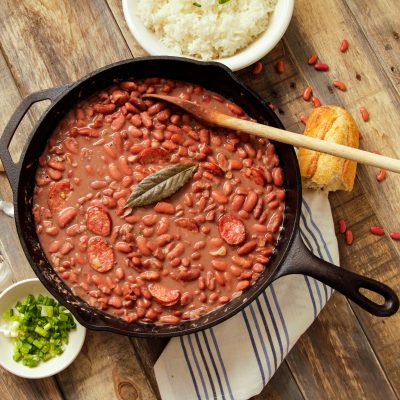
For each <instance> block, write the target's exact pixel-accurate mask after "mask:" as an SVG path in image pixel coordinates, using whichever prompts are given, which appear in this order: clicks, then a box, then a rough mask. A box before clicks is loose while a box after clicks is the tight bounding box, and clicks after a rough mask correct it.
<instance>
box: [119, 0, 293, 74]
mask: <svg viewBox="0 0 400 400" xmlns="http://www.w3.org/2000/svg"><path fill="white" fill-rule="evenodd" d="M139 1H143V0H122V7H123V10H124V16H125V20H126V22H127V24H128V27H129V29H130V31H131V33H132V35H133V36H134V37H135V39H136V40H137V41H138V42H139V44H140V45H141V46H142V47H143V48H144V49H145V50H146V51H147V52H148V53H149V54H150V55H152V56H160V55H168V56H180V57H186V56H184V55H182V54H179V53H177V52H176V51H174V50H172V49H170V48H168V47H166V46H165V45H164V44H163V43H162V42H161V41H160V40H159V39H158V38H157V36H156V35H155V34H154V33H152V32H150V31H149V30H148V29H147V28H146V27H145V26H144V25H143V23H142V21H141V20H140V18H139V17H138V16H137V14H136V5H137V3H138V2H139ZM293 8H294V0H277V4H276V7H275V10H274V12H273V14H272V16H271V19H270V21H269V24H268V27H267V29H266V30H265V31H264V32H263V33H262V34H261V35H260V36H259V37H258V38H257V39H256V40H255V41H254V42H252V43H251V44H250V45H249V46H247V47H246V48H244V49H243V50H241V51H240V52H238V53H236V54H235V55H233V56H231V57H226V58H219V59H215V60H204V61H218V62H220V63H222V64H225V65H226V66H227V67H229V68H230V69H231V70H232V71H237V70H239V69H242V68H245V67H247V66H249V65H251V64H253V63H255V62H256V61H258V60H259V59H260V58H262V57H264V56H265V55H266V54H267V53H269V52H270V51H271V50H272V49H273V48H274V47H275V46H276V45H277V43H278V42H279V40H281V38H282V36H283V35H284V33H285V32H286V29H287V27H288V26H289V22H290V20H291V18H292V14H293ZM186 58H190V57H186Z"/></svg>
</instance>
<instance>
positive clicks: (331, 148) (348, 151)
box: [142, 94, 400, 173]
mask: <svg viewBox="0 0 400 400" xmlns="http://www.w3.org/2000/svg"><path fill="white" fill-rule="evenodd" d="M142 97H151V98H156V99H160V100H164V101H167V102H169V103H172V104H175V105H177V106H178V107H180V108H183V109H184V110H185V111H187V112H188V113H190V114H192V115H194V116H195V117H196V118H198V119H201V120H203V121H205V122H207V123H209V124H212V125H217V126H221V127H224V128H229V129H233V130H236V131H242V132H247V133H251V134H253V135H255V136H260V137H264V138H268V139H272V140H276V141H277V142H282V143H286V144H291V145H293V146H296V147H305V148H307V149H310V150H315V151H319V152H320V153H327V154H331V155H333V156H336V157H341V158H346V159H348V160H353V161H357V162H359V163H360V164H367V165H372V166H374V167H379V168H384V169H387V170H389V171H393V172H397V173H400V160H396V159H394V158H390V157H385V156H381V155H379V154H375V153H370V152H368V151H364V150H359V149H355V148H353V147H349V146H344V145H342V144H337V143H332V142H326V141H325V140H321V139H316V138H313V137H310V136H304V135H299V134H298V133H294V132H289V131H285V130H283V129H278V128H274V127H272V126H268V125H262V124H258V123H255V122H251V121H245V120H243V119H239V118H235V117H231V116H229V115H226V114H223V113H221V112H218V111H215V110H212V109H210V108H207V107H206V106H201V105H199V104H196V103H193V102H191V101H188V100H184V99H181V98H179V97H173V96H165V95H159V94H145V95H143V96H142Z"/></svg>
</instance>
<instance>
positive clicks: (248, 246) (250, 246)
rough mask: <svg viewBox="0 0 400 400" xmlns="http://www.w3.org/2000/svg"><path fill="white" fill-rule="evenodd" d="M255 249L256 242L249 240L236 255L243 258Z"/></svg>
mask: <svg viewBox="0 0 400 400" xmlns="http://www.w3.org/2000/svg"><path fill="white" fill-rule="evenodd" d="M256 247H257V242H256V241H255V240H251V241H250V242H247V243H245V244H244V245H243V246H241V247H240V248H239V249H238V251H237V253H238V255H239V256H244V255H246V254H249V253H251V252H252V251H253V250H254V249H255V248H256Z"/></svg>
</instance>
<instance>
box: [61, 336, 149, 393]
mask: <svg viewBox="0 0 400 400" xmlns="http://www.w3.org/2000/svg"><path fill="white" fill-rule="evenodd" d="M58 380H59V382H60V386H61V387H62V388H63V392H64V395H65V397H66V398H67V399H74V400H81V399H82V400H90V399H93V400H97V399H118V400H139V399H140V400H150V399H154V398H155V394H154V391H153V390H152V388H151V386H150V384H149V382H148V381H147V379H146V376H145V375H144V374H143V372H142V369H141V365H140V363H139V361H138V359H137V357H136V354H135V351H134V350H133V348H132V347H131V345H130V341H129V338H127V337H124V336H120V335H116V334H112V333H106V332H91V331H88V332H87V336H86V341H85V344H84V346H83V348H82V351H81V352H80V353H79V356H78V358H77V359H76V360H75V361H74V363H73V364H72V365H71V366H70V367H68V368H67V369H66V370H64V371H63V372H61V373H60V374H58Z"/></svg>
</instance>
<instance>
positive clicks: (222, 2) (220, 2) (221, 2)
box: [218, 0, 230, 4]
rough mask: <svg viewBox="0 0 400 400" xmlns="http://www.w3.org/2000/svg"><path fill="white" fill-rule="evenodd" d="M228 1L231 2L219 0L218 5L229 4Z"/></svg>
mask: <svg viewBox="0 0 400 400" xmlns="http://www.w3.org/2000/svg"><path fill="white" fill-rule="evenodd" d="M228 1H230V0H218V4H225V3H227V2H228Z"/></svg>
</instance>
